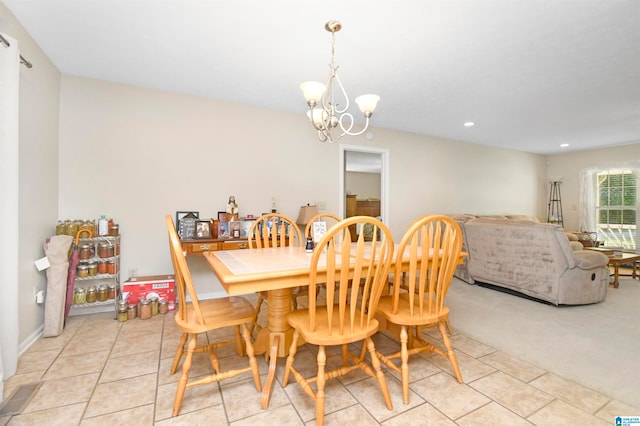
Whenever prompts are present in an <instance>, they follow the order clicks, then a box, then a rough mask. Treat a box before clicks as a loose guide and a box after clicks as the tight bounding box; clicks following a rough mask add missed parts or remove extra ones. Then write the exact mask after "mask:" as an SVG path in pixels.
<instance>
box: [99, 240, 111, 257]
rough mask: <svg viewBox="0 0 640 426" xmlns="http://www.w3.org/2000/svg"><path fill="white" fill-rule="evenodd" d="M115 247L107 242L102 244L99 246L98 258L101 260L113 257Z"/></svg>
mask: <svg viewBox="0 0 640 426" xmlns="http://www.w3.org/2000/svg"><path fill="white" fill-rule="evenodd" d="M113 253H114V250H113V246H112V245H111V244H109V243H107V242H101V243H99V244H98V256H99V257H101V258H103V259H104V258H106V257H113Z"/></svg>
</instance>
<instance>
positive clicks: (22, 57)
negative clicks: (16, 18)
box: [0, 34, 33, 68]
mask: <svg viewBox="0 0 640 426" xmlns="http://www.w3.org/2000/svg"><path fill="white" fill-rule="evenodd" d="M0 43H2V44H4V45H5V46H6V47H9V46H11V43H9V41H8V40H7V39H6V38H4V37H2V34H0ZM20 63H21V64H24V66H26V67H27V68H31V67H33V65H31V62H29V61H27V60H26V59H25V58H24V56H22V55H20Z"/></svg>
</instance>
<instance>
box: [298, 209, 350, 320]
mask: <svg viewBox="0 0 640 426" xmlns="http://www.w3.org/2000/svg"><path fill="white" fill-rule="evenodd" d="M341 221H342V218H341V217H340V216H337V215H335V214H333V213H318V214H317V215H315V216H313V217H312V218H311V219H310V220H309V222H308V223H307V225H306V226H305V228H304V238H311V240H312V241H313V243H314V245H315V244H316V243H317V242H318V241H319V240H320V238H322V234H319V233H314V227H315V226H314V224H316V223H321V224H323V230H324V232H325V233H326V231H328V230H329V229H330V228H331V227H332V226H333V225H335V224H336V223H339V222H341ZM325 286H326V285H325V284H320V285H318V287H316V290H318V289H320V288H324V287H325ZM308 295H309V287H307V286H304V287H298V288H297V289H295V290H294V292H293V296H292V300H291V301H292V302H293V309H298V298H299V297H303V296H308Z"/></svg>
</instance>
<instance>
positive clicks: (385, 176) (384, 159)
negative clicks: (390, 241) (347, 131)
mask: <svg viewBox="0 0 640 426" xmlns="http://www.w3.org/2000/svg"><path fill="white" fill-rule="evenodd" d="M349 151H354V152H367V153H371V154H380V156H381V165H382V166H381V170H380V216H381V219H382V222H383V223H384V224H386V225H387V226H389V150H388V149H386V148H374V147H370V146H361V145H343V144H341V145H340V155H339V161H340V182H339V185H340V190H339V193H340V195H339V197H340V198H339V202H338V211H339V212H340V214H341V216H342V217H345V215H346V211H345V209H346V188H345V168H346V163H345V159H346V155H345V153H346V152H349Z"/></svg>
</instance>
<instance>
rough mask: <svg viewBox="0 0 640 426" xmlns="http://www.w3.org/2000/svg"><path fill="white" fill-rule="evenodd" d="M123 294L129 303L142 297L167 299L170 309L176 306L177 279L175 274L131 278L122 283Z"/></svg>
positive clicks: (135, 301)
mask: <svg viewBox="0 0 640 426" xmlns="http://www.w3.org/2000/svg"><path fill="white" fill-rule="evenodd" d="M122 296H123V298H125V299H127V302H128V303H129V304H135V303H138V299H140V298H141V297H150V296H157V297H158V299H164V300H166V301H167V305H168V306H169V310H170V311H172V310H174V309H175V308H176V279H175V276H174V275H150V276H146V277H133V278H129V279H128V280H127V281H125V282H124V283H123V284H122Z"/></svg>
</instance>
